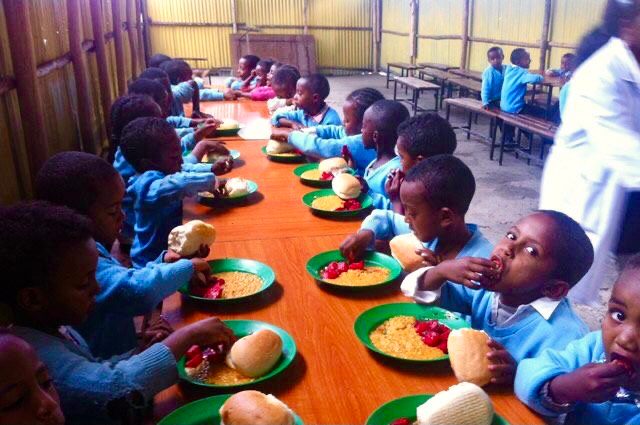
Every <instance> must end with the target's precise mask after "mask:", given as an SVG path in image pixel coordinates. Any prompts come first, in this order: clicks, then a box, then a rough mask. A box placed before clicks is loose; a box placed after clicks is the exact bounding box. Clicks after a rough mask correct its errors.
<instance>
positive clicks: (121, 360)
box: [12, 326, 178, 425]
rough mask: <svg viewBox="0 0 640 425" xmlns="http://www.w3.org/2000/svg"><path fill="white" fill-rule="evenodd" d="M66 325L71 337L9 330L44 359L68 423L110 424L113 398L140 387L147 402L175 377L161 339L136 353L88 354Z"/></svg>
mask: <svg viewBox="0 0 640 425" xmlns="http://www.w3.org/2000/svg"><path fill="white" fill-rule="evenodd" d="M65 329H66V332H67V333H68V334H70V336H71V337H72V338H73V339H74V340H75V342H72V341H71V340H69V339H65V338H60V337H56V336H53V335H49V334H46V333H43V332H40V331H38V330H35V329H31V328H24V327H21V326H15V327H13V328H12V332H14V333H15V334H16V335H17V336H19V337H20V338H22V339H24V340H25V341H27V342H28V343H29V344H31V346H32V347H33V348H34V349H35V350H36V352H37V353H38V357H40V359H41V360H42V361H43V362H44V364H45V365H47V368H48V369H49V373H50V374H51V376H52V378H53V381H54V384H55V386H56V389H57V390H58V394H59V395H60V404H61V406H62V410H63V411H64V415H65V418H66V422H65V423H66V424H67V425H76V424H77V425H86V424H92V425H99V424H113V423H114V421H112V420H110V419H109V416H108V414H107V409H106V407H107V404H108V403H109V402H110V401H111V400H114V399H118V398H120V397H123V396H124V395H126V394H128V393H130V392H132V391H138V392H140V393H141V394H142V395H143V397H144V399H145V402H146V403H150V402H151V401H152V400H153V396H155V395H156V394H157V393H159V392H160V391H162V390H164V389H166V388H169V387H170V386H171V385H173V384H175V383H176V381H177V379H178V371H177V369H176V360H175V358H174V357H173V354H172V353H171V351H170V350H169V348H168V347H167V346H166V345H164V344H162V343H158V344H154V345H152V346H151V347H149V348H148V349H147V350H145V351H143V352H142V353H140V354H137V355H130V354H128V355H125V356H118V357H113V358H111V359H108V360H101V359H98V358H96V357H94V356H93V355H92V354H91V352H90V351H89V348H88V347H87V344H86V342H85V341H84V339H82V337H81V336H80V334H78V333H77V332H75V331H73V330H72V329H71V328H68V327H67V328H65ZM118 423H119V422H118Z"/></svg>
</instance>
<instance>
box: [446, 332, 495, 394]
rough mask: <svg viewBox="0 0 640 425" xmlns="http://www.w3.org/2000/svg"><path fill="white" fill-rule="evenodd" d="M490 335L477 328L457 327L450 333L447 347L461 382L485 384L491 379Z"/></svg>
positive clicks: (454, 369)
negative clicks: (488, 355)
mask: <svg viewBox="0 0 640 425" xmlns="http://www.w3.org/2000/svg"><path fill="white" fill-rule="evenodd" d="M488 342H489V335H487V334H486V333H485V332H484V331H476V330H475V329H455V330H453V331H451V333H450V334H449V340H448V341H447V349H448V350H449V360H450V361H451V368H452V369H453V373H455V375H456V378H458V381H460V382H471V383H473V384H476V385H478V386H481V387H482V386H484V385H487V384H488V383H489V381H491V372H490V371H489V359H487V353H488V352H489V351H490V350H491V349H490V348H489V346H488V345H487V343H488Z"/></svg>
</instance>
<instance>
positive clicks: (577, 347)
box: [515, 256, 640, 425]
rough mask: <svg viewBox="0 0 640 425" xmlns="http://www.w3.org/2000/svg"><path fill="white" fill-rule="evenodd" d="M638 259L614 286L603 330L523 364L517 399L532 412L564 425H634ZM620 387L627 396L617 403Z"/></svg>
mask: <svg viewBox="0 0 640 425" xmlns="http://www.w3.org/2000/svg"><path fill="white" fill-rule="evenodd" d="M639 299H640V256H635V257H632V258H631V259H630V260H629V262H628V263H627V265H626V266H625V268H624V269H623V271H622V274H621V275H620V277H619V278H618V280H617V282H616V283H615V284H614V285H613V289H612V292H611V299H610V300H609V305H608V310H607V314H606V315H605V317H604V320H603V321H602V330H600V331H597V332H591V333H589V334H588V335H586V336H585V337H584V338H582V339H579V340H577V341H574V342H572V343H570V344H569V345H568V346H567V347H566V348H565V349H564V350H553V349H549V350H546V351H544V352H542V354H540V356H539V357H537V358H533V359H527V360H523V361H522V362H521V363H520V364H519V365H518V372H517V374H516V382H515V392H516V395H517V396H518V397H519V398H520V400H522V401H523V402H524V403H526V404H527V405H528V406H529V407H531V408H532V409H534V410H535V411H536V412H538V413H540V414H541V415H544V416H545V417H547V419H550V420H552V419H557V418H559V417H562V416H563V415H565V414H566V415H567V416H566V419H565V421H564V423H565V424H567V425H596V424H597V425H619V424H625V425H638V424H640V410H639V409H638V407H637V406H636V404H635V402H634V399H635V400H637V399H638V393H639V392H640V381H639V380H638V372H640V303H638V300H639ZM620 388H624V389H625V390H626V393H627V394H631V397H629V399H628V400H627V402H626V403H621V402H620V400H617V399H616V397H615V396H616V393H617V392H618V391H619V390H620Z"/></svg>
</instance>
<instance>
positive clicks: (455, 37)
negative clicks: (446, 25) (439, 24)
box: [417, 34, 462, 40]
mask: <svg viewBox="0 0 640 425" xmlns="http://www.w3.org/2000/svg"><path fill="white" fill-rule="evenodd" d="M417 37H418V38H423V39H426V40H462V36H461V35H430V34H426V35H422V34H419V35H418V36H417Z"/></svg>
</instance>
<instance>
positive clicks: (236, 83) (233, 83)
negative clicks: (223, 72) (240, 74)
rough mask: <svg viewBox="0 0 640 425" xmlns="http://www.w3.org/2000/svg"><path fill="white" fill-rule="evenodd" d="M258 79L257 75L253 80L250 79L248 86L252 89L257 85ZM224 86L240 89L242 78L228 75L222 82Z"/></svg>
mask: <svg viewBox="0 0 640 425" xmlns="http://www.w3.org/2000/svg"><path fill="white" fill-rule="evenodd" d="M259 80H260V78H259V77H255V78H254V79H253V80H251V82H250V83H249V88H250V89H253V88H255V87H256V86H257V85H258V81H259ZM224 85H225V87H228V88H230V89H231V90H242V80H240V79H238V78H236V77H229V78H227V79H226V80H225V82H224Z"/></svg>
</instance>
